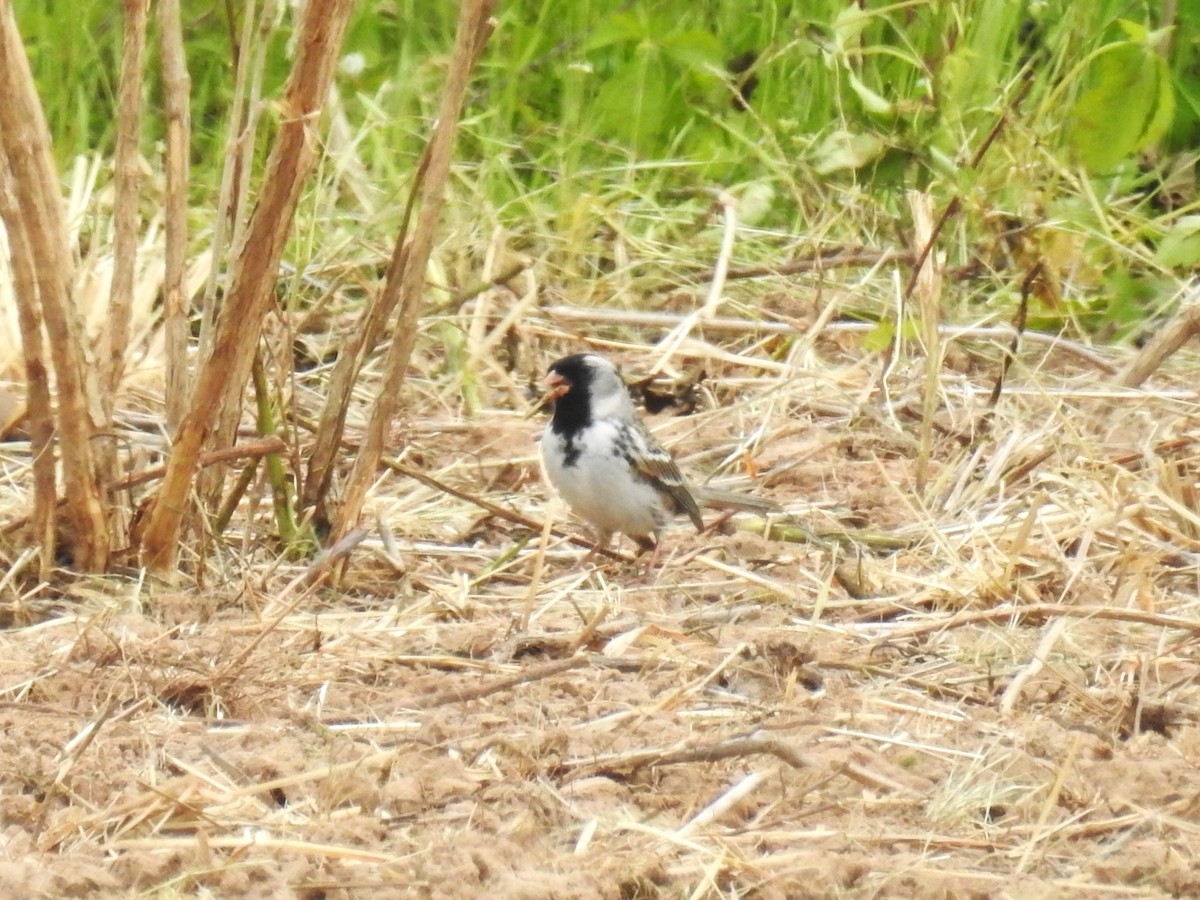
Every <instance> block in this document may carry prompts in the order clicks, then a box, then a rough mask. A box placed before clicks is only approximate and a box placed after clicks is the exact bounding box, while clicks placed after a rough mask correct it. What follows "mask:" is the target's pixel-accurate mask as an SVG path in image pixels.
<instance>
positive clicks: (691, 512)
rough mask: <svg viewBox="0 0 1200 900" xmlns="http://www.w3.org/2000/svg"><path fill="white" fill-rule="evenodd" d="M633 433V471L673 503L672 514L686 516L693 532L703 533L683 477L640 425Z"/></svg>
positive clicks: (692, 498) (696, 508) (697, 511)
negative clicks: (662, 492)
mask: <svg viewBox="0 0 1200 900" xmlns="http://www.w3.org/2000/svg"><path fill="white" fill-rule="evenodd" d="M636 432H637V435H636V436H637V442H636V443H637V447H636V452H635V453H634V458H633V467H634V469H636V470H637V471H638V472H639V473H640V474H641V475H642V476H643V477H644V478H647V479H649V480H650V481H651V482H652V483H653V484H655V485H656V486H658V487H659V488H661V489H662V490H663V491H665V492H666V494H667V496H669V497H670V498H671V499H672V500H673V501H674V502H675V508H676V510H678V511H679V512H683V513H687V515H688V518H689V519H691V520H692V524H693V525H695V526H696V530H697V531H703V530H704V519H703V518H702V517H701V515H700V507H698V506H697V505H696V500H695V498H694V497H692V492H691V491H690V490H688V486H687V482H686V481H684V478H683V473H682V472H680V471H679V466H677V465H675V460H673V459H672V458H671V454H670V453H668V452H667V451H666V450H664V449H663V448H662V447H660V446H659V445H658V442H657V441H655V440H654V438H653V437H651V435H650V432H648V431H646V429H645V428H644V427H642V426H641V423H638V427H637V428H636Z"/></svg>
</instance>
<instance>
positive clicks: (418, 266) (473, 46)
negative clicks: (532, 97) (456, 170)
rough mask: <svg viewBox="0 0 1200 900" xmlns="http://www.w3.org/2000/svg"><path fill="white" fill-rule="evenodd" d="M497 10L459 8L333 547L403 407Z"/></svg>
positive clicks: (353, 515) (478, 4) (481, 2)
mask: <svg viewBox="0 0 1200 900" xmlns="http://www.w3.org/2000/svg"><path fill="white" fill-rule="evenodd" d="M494 7H495V0H463V3H462V6H461V7H460V8H459V14H458V29H457V31H456V33H455V37H454V53H453V55H452V56H451V59H450V71H449V72H448V73H447V75H446V89H445V92H444V93H443V94H442V103H441V108H440V109H439V110H438V119H437V126H436V127H435V128H434V132H433V138H432V139H431V140H430V143H429V151H428V153H429V168H428V169H427V170H426V173H425V178H424V179H422V181H421V183H420V188H419V190H420V207H421V211H420V213H419V215H418V217H417V227H416V231H415V233H414V234H413V238H412V246H411V248H409V251H408V253H407V254H403V255H404V256H405V257H406V258H405V261H404V265H403V266H402V267H401V269H402V271H401V272H396V271H395V267H393V268H391V269H389V271H388V281H387V284H385V286H384V292H385V293H386V292H387V291H389V290H395V291H397V292H398V296H399V306H400V312H399V314H398V317H397V322H396V330H395V332H394V335H393V337H392V344H391V346H390V347H389V348H388V355H387V360H386V361H385V363H384V377H383V383H382V385H381V386H380V388H379V393H378V394H377V395H376V397H375V404H374V408H373V409H372V410H371V418H370V422H369V423H368V425H367V431H366V435H365V439H364V441H363V448H362V451H361V452H360V453H359V455H358V459H357V460H355V463H354V470H353V472H352V473H351V475H350V480H349V482H348V484H347V486H346V493H345V499H344V502H343V504H342V508H341V510H340V511H339V515H338V518H337V521H336V522H335V523H334V528H333V540H334V541H336V540H338V539H339V538H340V537H342V536H344V535H345V534H346V533H347V532H349V531H350V530H351V529H352V528H353V527H354V525H355V523H356V522H357V521H358V516H359V513H360V512H361V511H362V506H363V501H364V500H365V499H366V495H367V487H368V485H370V483H371V482H372V481H373V480H374V478H375V470H376V468H377V467H378V465H379V459H380V457H381V456H382V455H383V438H384V433H385V431H386V429H387V427H388V425H389V424H390V423H391V421H392V419H393V417H394V416H395V414H396V409H397V407H398V406H399V401H400V391H401V389H402V388H403V386H404V376H405V374H406V370H407V369H408V360H409V357H410V356H412V351H413V346H414V345H415V343H416V339H417V325H418V321H419V319H420V315H421V295H422V293H423V291H424V288H425V266H426V263H427V262H428V261H429V255H430V254H431V253H432V252H433V238H434V233H435V231H436V230H437V223H438V218H439V215H440V213H441V206H442V195H443V192H444V189H445V185H446V178H447V177H448V176H449V174H450V156H451V153H452V151H453V149H454V135H455V133H456V131H457V130H458V120H459V116H460V115H461V113H462V106H463V99H464V97H465V96H466V92H467V82H468V80H469V79H470V76H471V72H472V71H473V70H474V68H475V63H476V62H477V61H478V59H479V55H480V53H481V52H482V51H483V47H484V45H485V44H486V43H487V39H488V37H490V35H491V28H492V26H491V22H490V18H489V17H490V16H491V13H492V9H493V8H494ZM401 240H403V238H401ZM396 255H397V256H398V255H401V254H400V253H398V254H396ZM393 258H395V256H394V257H393ZM397 275H399V277H400V281H399V285H398V286H395V276H397Z"/></svg>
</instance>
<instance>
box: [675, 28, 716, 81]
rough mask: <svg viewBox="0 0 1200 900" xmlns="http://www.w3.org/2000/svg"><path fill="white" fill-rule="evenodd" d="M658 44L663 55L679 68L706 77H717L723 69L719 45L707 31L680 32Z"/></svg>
mask: <svg viewBox="0 0 1200 900" xmlns="http://www.w3.org/2000/svg"><path fill="white" fill-rule="evenodd" d="M660 43H661V45H662V49H663V54H664V55H665V56H666V57H667V58H668V59H670V60H671V61H672V62H674V63H676V64H677V65H678V66H679V67H680V68H683V69H692V70H694V71H697V72H702V73H704V74H706V75H717V74H718V73H721V72H723V71H724V69H725V61H724V54H722V52H721V45H720V43H719V42H718V41H717V39H716V38H715V37H713V36H712V35H711V34H709V33H708V32H707V31H681V32H680V33H679V34H672V35H669V36H666V37H664V38H662V40H661V42H660Z"/></svg>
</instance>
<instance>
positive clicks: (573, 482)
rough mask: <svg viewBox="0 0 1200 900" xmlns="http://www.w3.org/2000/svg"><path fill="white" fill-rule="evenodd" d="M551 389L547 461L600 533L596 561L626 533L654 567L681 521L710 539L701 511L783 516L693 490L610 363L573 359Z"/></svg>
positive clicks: (582, 356)
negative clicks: (667, 532)
mask: <svg viewBox="0 0 1200 900" xmlns="http://www.w3.org/2000/svg"><path fill="white" fill-rule="evenodd" d="M546 384H547V385H548V386H549V388H550V392H549V397H550V398H552V399H553V400H554V412H553V414H552V415H551V417H550V421H549V422H548V423H547V424H546V428H545V430H544V431H543V433H542V459H543V460H544V462H545V465H546V473H547V475H549V477H550V481H551V483H552V484H553V485H554V487H555V488H556V489H557V490H558V492H559V493H560V494H561V495H562V497H563V499H564V500H566V502H567V505H568V506H570V507H571V509H572V510H573V511H574V512H575V514H576V515H578V516H579V517H580V518H582V519H584V520H585V521H586V522H587V523H588V524H590V525H591V526H592V528H593V529H594V530H595V534H596V547H595V548H594V549H593V550H592V551H591V552H590V553H589V554H588V557H590V556H591V555H592V554H593V553H595V552H596V550H598V549H599V548H601V547H607V546H608V545H609V543H610V542H611V540H612V537H613V535H614V534H616V533H618V532H620V533H621V534H626V535H628V536H629V537H630V538H632V539H633V540H634V541H635V542H636V543H637V545H638V547H639V548H640V549H641V550H643V551H645V550H653V551H654V554H653V556H652V557H651V566H653V565H654V563H655V562H656V561H657V558H658V551H659V547H660V544H659V535H660V534H661V532H662V531H663V530H664V529H665V528H666V527H667V525H668V524H669V523H670V522H671V520H672V519H674V518H675V516H677V515H679V514H680V513H685V514H686V515H687V517H688V518H689V519H691V521H692V524H693V525H695V526H696V530H697V531H703V530H704V520H703V519H702V518H701V516H700V508H699V507H700V506H701V505H704V506H712V507H716V508H725V509H741V510H747V511H753V512H765V511H769V510H775V509H778V508H779V507H778V506H776V505H775V504H773V503H771V502H770V501H766V500H758V499H757V498H753V497H746V496H744V495H741V494H735V493H731V492H728V491H716V490H712V489H709V488H696V487H693V486H691V485H689V484H688V483H687V481H686V480H685V479H684V477H683V475H682V474H681V473H680V471H679V467H678V466H677V465H676V464H675V460H674V459H672V458H671V455H670V454H669V453H668V452H667V451H666V450H664V449H663V448H662V447H660V446H659V444H658V442H657V441H655V440H654V438H653V437H652V436H651V434H650V432H648V431H647V430H646V428H645V426H644V425H643V424H642V423H641V421H640V420H639V419H638V416H637V413H636V411H635V410H634V406H633V400H632V399H631V398H630V396H629V391H628V390H627V389H626V387H625V381H624V379H622V377H621V373H620V371H619V370H618V369H617V367H616V366H615V365H613V363H611V362H610V361H609V360H607V359H605V358H604V357H603V356H599V355H597V354H595V353H577V354H574V355H573V356H565V357H563V358H562V359H560V360H557V361H556V362H554V363H552V364H551V365H550V369H549V372H548V373H547V375H546ZM586 558H587V557H585V559H586Z"/></svg>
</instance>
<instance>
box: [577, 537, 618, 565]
mask: <svg viewBox="0 0 1200 900" xmlns="http://www.w3.org/2000/svg"><path fill="white" fill-rule="evenodd" d="M612 539H613V533H612V532H611V531H598V532H596V543H595V545H594V546H593V547H592V549H591V550H589V551H588V552H587V553H585V554H584V555H583V559H581V560H580V561H579V564H580V565H581V566H583V565H587V563H588V561H589V560H590V559H591V558H592V557H593V556H595V555H596V554H597V553H599V552H600V551H601V550H602V549H603V550H607V549H608V548H609V546H610V545H611V544H612Z"/></svg>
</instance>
